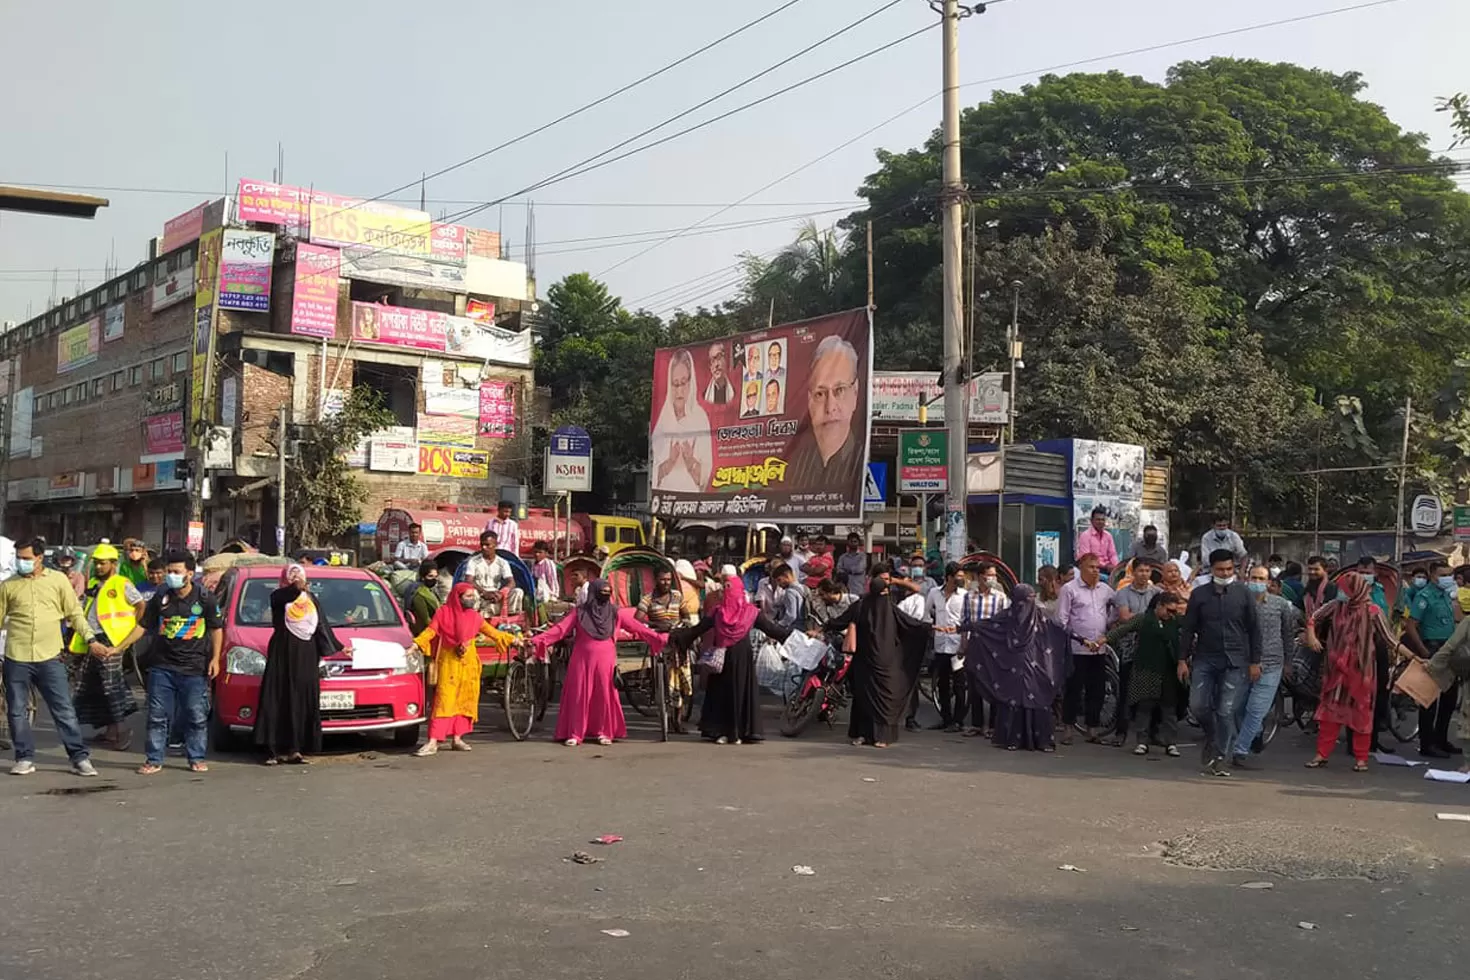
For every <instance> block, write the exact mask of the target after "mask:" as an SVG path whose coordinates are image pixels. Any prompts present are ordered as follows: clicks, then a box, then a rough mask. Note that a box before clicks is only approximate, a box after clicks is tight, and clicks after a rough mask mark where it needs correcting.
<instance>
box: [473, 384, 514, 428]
mask: <svg viewBox="0 0 1470 980" xmlns="http://www.w3.org/2000/svg"><path fill="white" fill-rule="evenodd" d="M515 434H516V382H514V381H498V380H494V379H491V380H490V381H482V382H480V435H482V436H488V437H489V438H491V439H511V438H514V437H515Z"/></svg>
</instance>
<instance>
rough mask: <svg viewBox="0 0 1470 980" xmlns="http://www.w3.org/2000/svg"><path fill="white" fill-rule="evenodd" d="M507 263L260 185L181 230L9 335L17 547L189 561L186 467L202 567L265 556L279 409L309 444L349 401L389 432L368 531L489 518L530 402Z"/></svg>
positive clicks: (410, 222)
mask: <svg viewBox="0 0 1470 980" xmlns="http://www.w3.org/2000/svg"><path fill="white" fill-rule="evenodd" d="M313 219H315V220H314V221H313ZM313 228H315V230H316V233H315V234H313V233H312V229H313ZM500 253H501V249H500V243H499V239H498V236H496V235H494V234H492V233H487V232H483V231H480V230H478V229H466V228H463V227H462V226H457V225H441V224H437V223H433V222H431V221H430V220H429V218H428V216H427V215H425V214H423V213H422V212H418V211H412V210H408V209H403V208H397V207H393V206H390V205H383V204H380V203H377V202H362V201H356V200H354V199H348V198H340V197H333V196H329V195H325V194H321V193H317V194H316V195H314V196H313V195H312V194H311V193H310V192H307V191H305V190H302V189H300V188H291V187H283V186H279V185H266V184H260V183H258V182H253V181H241V184H240V194H239V195H238V196H237V197H236V198H235V199H233V200H220V201H215V202H211V203H209V204H205V205H201V206H199V207H198V208H194V209H192V210H191V211H189V212H186V213H185V214H183V215H180V216H178V217H177V218H174V219H173V220H171V221H169V222H168V223H167V224H166V225H165V230H164V235H163V236H162V238H161V239H156V240H154V242H152V243H151V244H150V258H149V259H148V261H146V262H144V263H142V264H140V265H139V266H137V267H136V268H134V269H133V270H131V271H129V272H128V273H126V274H125V275H120V276H118V277H116V278H114V279H112V280H111V281H109V282H107V283H104V284H103V285H102V286H100V287H98V288H96V289H92V290H89V291H88V292H86V293H84V294H82V295H80V296H76V297H69V298H67V299H65V300H63V301H62V302H60V303H58V304H57V305H56V306H55V307H54V308H52V309H50V310H48V311H46V312H45V313H44V314H42V315H41V316H38V317H35V318H33V319H31V320H29V321H27V322H25V323H23V324H20V325H18V326H16V327H14V328H13V329H11V330H9V331H8V332H6V333H5V335H4V336H3V338H0V345H3V350H4V354H5V356H6V358H7V360H8V361H9V362H10V363H9V364H8V365H7V367H6V368H5V369H4V370H0V382H4V381H5V380H6V379H7V377H8V378H9V380H10V389H11V392H12V398H11V403H10V413H9V422H10V424H9V425H8V426H6V427H5V429H6V431H5V433H4V435H5V438H6V441H7V442H8V446H7V449H8V461H7V462H8V472H7V474H6V483H5V487H6V489H7V491H8V501H9V506H8V510H7V519H6V529H5V530H6V533H7V534H11V535H15V534H20V533H31V534H33V533H41V534H44V535H46V536H47V538H48V539H49V540H51V541H53V542H57V543H75V544H89V543H92V542H95V541H96V540H97V539H99V538H101V537H110V538H113V539H114V540H116V539H119V538H121V537H124V536H129V535H135V536H139V537H142V538H143V539H144V540H145V541H147V542H148V543H149V544H150V545H152V546H153V547H155V548H159V547H179V546H183V545H184V544H185V543H186V541H187V540H188V536H189V535H188V530H189V521H190V517H191V512H192V505H193V501H192V499H191V496H190V493H189V486H190V484H189V482H188V481H187V480H186V479H185V477H187V476H188V475H189V471H190V470H192V473H193V474H198V475H201V476H203V475H207V476H208V489H209V496H208V499H207V500H204V501H203V519H204V520H203V523H204V534H205V548H206V550H213V549H217V548H218V547H220V546H221V545H223V544H224V543H225V542H226V541H228V540H229V539H231V538H233V537H237V536H239V537H244V538H246V539H247V540H250V541H252V542H254V543H257V544H260V545H262V546H263V547H265V548H266V549H267V550H271V549H273V547H274V544H275V537H276V534H275V515H276V499H277V498H276V493H277V490H276V487H275V483H274V479H273V478H274V477H275V475H276V473H277V467H278V461H277V456H276V420H277V415H278V411H279V410H280V409H281V408H282V407H283V406H284V407H285V408H286V410H287V414H288V419H289V422H290V423H291V424H292V431H291V434H292V435H299V436H300V437H302V438H309V437H310V426H311V425H312V424H313V423H315V422H317V421H319V420H320V419H321V418H322V417H323V414H324V413H325V414H327V415H330V414H331V413H332V412H333V411H334V409H335V407H336V405H337V404H338V403H339V400H340V399H341V398H343V397H345V395H346V393H347V391H348V390H350V389H351V388H352V387H353V386H365V387H368V388H371V389H374V390H376V391H377V392H378V393H379V394H380V395H381V396H382V398H383V401H384V403H385V405H386V406H387V407H388V408H389V409H390V411H392V412H393V414H394V416H395V422H396V423H397V424H396V425H395V426H393V427H392V428H390V429H389V430H386V431H384V432H381V433H377V434H375V435H374V436H373V437H371V438H369V439H366V440H364V442H363V445H362V446H361V447H360V448H359V450H358V451H357V452H356V453H354V454H352V455H350V456H349V465H351V466H353V467H354V470H355V474H356V476H357V477H358V478H359V479H360V481H361V482H362V484H363V485H364V486H365V488H366V489H367V492H368V500H367V502H366V503H365V504H364V505H363V509H362V517H363V521H364V525H369V524H370V523H371V522H372V521H373V520H374V519H375V518H376V516H377V514H378V513H379V512H380V511H381V510H382V509H383V507H384V505H385V504H386V503H387V502H388V501H390V500H394V501H415V502H419V503H421V504H422V505H425V506H433V505H436V504H454V505H459V506H461V507H488V506H493V504H494V502H495V501H496V499H497V498H498V496H499V487H500V486H502V485H504V484H513V483H520V482H522V477H523V475H524V471H525V465H524V459H523V458H522V457H524V456H525V455H526V452H527V451H526V449H525V446H526V445H528V440H527V439H526V431H525V426H526V425H527V424H528V423H527V417H526V406H527V405H528V404H529V403H530V402H531V401H532V398H533V394H534V387H533V378H532V371H531V342H530V335H529V333H526V332H523V331H522V330H521V307H522V304H523V303H525V301H526V298H527V297H528V295H530V292H531V287H530V285H529V283H528V281H527V277H526V270H525V266H524V265H522V264H520V263H514V262H508V261H505V260H504V259H502V258H501V257H500ZM0 455H5V454H0ZM186 461H187V462H186ZM293 478H295V474H294V473H293V471H292V467H291V464H290V463H289V462H288V465H287V479H288V480H290V479H293ZM364 530H367V528H366V526H365V527H364ZM367 540H368V539H367V538H364V539H362V540H361V541H359V540H357V539H356V538H355V536H353V535H351V534H349V535H347V536H345V537H344V539H342V540H340V541H339V543H340V544H343V545H346V546H349V547H362V546H364V545H366V544H367ZM288 543H289V544H291V545H294V544H295V543H296V542H288Z"/></svg>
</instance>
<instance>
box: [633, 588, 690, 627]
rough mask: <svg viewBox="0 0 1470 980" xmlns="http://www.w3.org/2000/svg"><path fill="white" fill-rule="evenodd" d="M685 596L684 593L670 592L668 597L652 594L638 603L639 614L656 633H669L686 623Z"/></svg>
mask: <svg viewBox="0 0 1470 980" xmlns="http://www.w3.org/2000/svg"><path fill="white" fill-rule="evenodd" d="M683 609H684V595H683V593H682V592H675V591H673V590H672V589H671V590H669V594H668V595H666V596H662V597H660V596H656V595H654V594H653V593H652V592H650V593H649V594H648V595H646V596H644V597H643V598H642V600H640V601H639V603H638V614H639V615H640V616H642V617H643V620H644V622H646V623H648V626H649V628H650V629H652V630H653V631H654V632H656V633H669V632H672V631H673V630H674V628H675V627H677V626H678V625H679V624H680V623H682V622H683V621H684V611H683Z"/></svg>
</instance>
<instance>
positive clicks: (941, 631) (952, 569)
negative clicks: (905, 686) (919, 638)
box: [924, 562, 970, 732]
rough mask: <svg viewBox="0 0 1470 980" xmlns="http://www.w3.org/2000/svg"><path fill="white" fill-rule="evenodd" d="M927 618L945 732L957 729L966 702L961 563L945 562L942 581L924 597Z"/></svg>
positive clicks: (939, 726)
mask: <svg viewBox="0 0 1470 980" xmlns="http://www.w3.org/2000/svg"><path fill="white" fill-rule="evenodd" d="M924 602H925V606H926V611H927V613H928V619H929V621H930V622H931V623H933V624H934V684H935V687H936V689H937V690H936V694H937V695H938V697H939V715H940V717H939V724H937V725H935V726H934V727H935V728H942V729H944V730H945V731H946V732H957V731H959V730H960V723H961V721H963V720H964V717H965V709H966V708H967V707H968V704H969V700H970V699H969V693H970V691H969V687H970V686H969V684H968V683H967V682H966V681H965V678H964V676H963V675H962V674H961V671H963V670H964V669H965V654H964V647H963V638H962V637H961V636H960V634H959V627H960V623H961V622H963V621H964V616H965V590H964V589H962V588H960V566H959V565H958V564H956V563H955V562H950V563H949V564H948V565H945V566H944V585H942V586H940V587H938V588H935V589H931V590H930V591H929V594H928V595H927V596H926V597H925V599H924Z"/></svg>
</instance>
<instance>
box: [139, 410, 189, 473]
mask: <svg viewBox="0 0 1470 980" xmlns="http://www.w3.org/2000/svg"><path fill="white" fill-rule="evenodd" d="M183 451H184V413H183V412H168V413H166V414H163V415H150V416H148V417H147V418H145V419H144V420H143V454H144V455H145V456H173V455H178V454H179V453H182V452H183ZM149 462H153V460H149Z"/></svg>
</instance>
